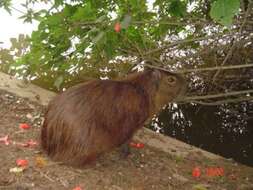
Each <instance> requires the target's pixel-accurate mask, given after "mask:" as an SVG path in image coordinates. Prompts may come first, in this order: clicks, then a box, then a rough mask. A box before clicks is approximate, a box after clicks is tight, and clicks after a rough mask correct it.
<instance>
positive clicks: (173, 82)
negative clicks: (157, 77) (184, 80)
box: [167, 76, 177, 84]
mask: <svg viewBox="0 0 253 190" xmlns="http://www.w3.org/2000/svg"><path fill="white" fill-rule="evenodd" d="M176 81H177V79H176V77H174V76H169V77H167V82H168V83H169V84H175V83H176Z"/></svg>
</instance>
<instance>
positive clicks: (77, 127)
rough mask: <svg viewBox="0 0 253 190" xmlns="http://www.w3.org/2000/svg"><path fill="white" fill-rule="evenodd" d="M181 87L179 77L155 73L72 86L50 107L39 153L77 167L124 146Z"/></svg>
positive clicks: (150, 72) (54, 100)
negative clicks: (42, 151) (170, 80)
mask: <svg viewBox="0 0 253 190" xmlns="http://www.w3.org/2000/svg"><path fill="white" fill-rule="evenodd" d="M171 77H174V79H176V81H175V83H173V84H172V83H169V82H168V78H171ZM183 86H184V80H183V78H182V77H180V76H178V75H176V74H172V73H165V72H163V71H158V70H147V71H144V72H142V73H137V74H132V75H130V76H128V77H127V78H125V79H121V80H93V81H90V82H87V83H82V84H79V85H76V86H74V87H72V88H70V89H68V90H66V91H65V92H63V93H61V94H60V95H58V96H57V97H55V98H54V99H53V100H52V101H51V103H50V104H49V106H48V110H47V112H46V115H45V121H44V124H43V127H42V132H41V144H42V148H43V149H44V150H45V151H46V153H47V154H48V155H49V156H50V157H51V158H52V159H53V160H56V161H61V162H64V163H66V164H70V165H73V166H82V165H84V164H86V163H88V162H89V161H93V160H94V159H95V158H96V157H97V156H99V155H100V154H102V153H105V152H108V151H110V150H111V149H113V148H115V147H118V146H120V145H122V144H123V143H125V142H126V141H128V140H129V139H130V138H131V137H132V136H133V134H134V133H135V132H136V130H138V129H139V128H140V127H142V126H143V124H144V123H145V121H147V120H148V119H149V118H150V117H152V116H153V114H155V113H157V112H158V111H159V110H160V109H161V107H163V106H164V105H165V104H166V103H168V102H170V101H171V100H173V99H174V98H175V97H177V96H178V95H179V94H180V93H181V92H182V89H183Z"/></svg>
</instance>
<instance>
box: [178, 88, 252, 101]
mask: <svg viewBox="0 0 253 190" xmlns="http://www.w3.org/2000/svg"><path fill="white" fill-rule="evenodd" d="M250 93H253V89H250V90H242V91H232V92H227V93H221V94H211V95H205V96H188V97H185V98H184V99H183V101H191V102H192V101H195V100H205V99H213V98H223V97H227V96H236V95H241V94H250ZM251 98H252V96H251Z"/></svg>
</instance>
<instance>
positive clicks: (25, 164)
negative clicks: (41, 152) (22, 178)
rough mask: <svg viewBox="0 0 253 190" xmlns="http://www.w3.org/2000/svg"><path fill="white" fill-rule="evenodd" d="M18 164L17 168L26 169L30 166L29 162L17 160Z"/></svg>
mask: <svg viewBox="0 0 253 190" xmlns="http://www.w3.org/2000/svg"><path fill="white" fill-rule="evenodd" d="M16 164H17V166H20V167H26V166H28V160H25V159H17V160H16Z"/></svg>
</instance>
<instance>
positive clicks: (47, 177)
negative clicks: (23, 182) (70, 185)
mask: <svg viewBox="0 0 253 190" xmlns="http://www.w3.org/2000/svg"><path fill="white" fill-rule="evenodd" d="M33 169H34V170H35V171H36V172H38V173H40V175H42V176H43V177H45V178H46V179H48V180H49V181H51V182H55V180H54V179H52V178H51V177H49V176H48V175H47V174H45V173H43V172H42V171H40V170H38V169H36V168H33Z"/></svg>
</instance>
